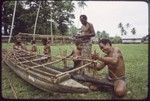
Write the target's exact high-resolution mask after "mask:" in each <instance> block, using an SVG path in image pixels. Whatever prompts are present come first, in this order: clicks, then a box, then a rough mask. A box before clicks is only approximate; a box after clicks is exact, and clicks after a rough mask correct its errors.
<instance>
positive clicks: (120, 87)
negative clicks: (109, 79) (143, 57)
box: [114, 80, 126, 97]
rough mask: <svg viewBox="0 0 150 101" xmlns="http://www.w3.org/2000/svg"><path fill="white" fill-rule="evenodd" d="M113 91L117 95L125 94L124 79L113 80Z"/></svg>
mask: <svg viewBox="0 0 150 101" xmlns="http://www.w3.org/2000/svg"><path fill="white" fill-rule="evenodd" d="M114 93H115V96H117V97H123V96H125V95H126V83H125V81H124V80H116V81H115V82H114Z"/></svg>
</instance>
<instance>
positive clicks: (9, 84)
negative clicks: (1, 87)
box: [7, 78, 18, 99]
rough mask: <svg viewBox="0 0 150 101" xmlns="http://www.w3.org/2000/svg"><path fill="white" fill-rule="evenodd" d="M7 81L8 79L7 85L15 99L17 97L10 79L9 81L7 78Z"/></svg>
mask: <svg viewBox="0 0 150 101" xmlns="http://www.w3.org/2000/svg"><path fill="white" fill-rule="evenodd" d="M7 79H8V81H9V85H10V87H11V90H12V92H13V95H14V97H15V98H16V99H17V98H18V97H17V94H16V91H15V89H14V86H13V85H12V83H11V81H10V79H9V78H7Z"/></svg>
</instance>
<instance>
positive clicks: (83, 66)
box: [56, 62, 92, 77]
mask: <svg viewBox="0 0 150 101" xmlns="http://www.w3.org/2000/svg"><path fill="white" fill-rule="evenodd" d="M91 63H92V62H90V63H87V64H84V65H82V66H80V67H78V68H75V69H73V70H70V71H66V72H63V73H60V74H58V75H56V77H59V76H62V75H65V74H68V73H71V72H75V71H77V70H80V69H82V68H85V67H86V66H88V65H90V64H91Z"/></svg>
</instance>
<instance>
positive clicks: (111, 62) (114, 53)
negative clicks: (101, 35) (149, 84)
mask: <svg viewBox="0 0 150 101" xmlns="http://www.w3.org/2000/svg"><path fill="white" fill-rule="evenodd" d="M99 47H100V49H101V50H102V51H103V52H104V53H106V56H105V57H101V56H99V55H98V54H93V55H92V58H93V59H95V60H99V61H101V62H102V63H101V64H98V65H97V66H96V67H95V68H96V69H97V70H101V69H102V68H104V67H105V66H106V65H107V67H108V77H107V78H106V81H107V82H110V83H112V84H113V87H114V88H113V89H114V93H115V95H116V96H117V97H123V96H124V95H125V94H126V82H125V64H124V60H123V56H122V53H121V51H120V50H119V49H118V48H117V47H112V44H111V41H110V40H109V39H101V40H100V41H99Z"/></svg>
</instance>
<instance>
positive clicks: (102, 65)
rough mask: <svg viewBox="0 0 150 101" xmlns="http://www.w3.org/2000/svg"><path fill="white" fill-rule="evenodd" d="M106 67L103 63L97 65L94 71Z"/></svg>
mask: <svg viewBox="0 0 150 101" xmlns="http://www.w3.org/2000/svg"><path fill="white" fill-rule="evenodd" d="M105 66H106V64H105V63H104V62H102V63H99V64H97V66H96V69H97V70H98V71H99V70H101V69H103V68H104V67H105Z"/></svg>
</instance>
